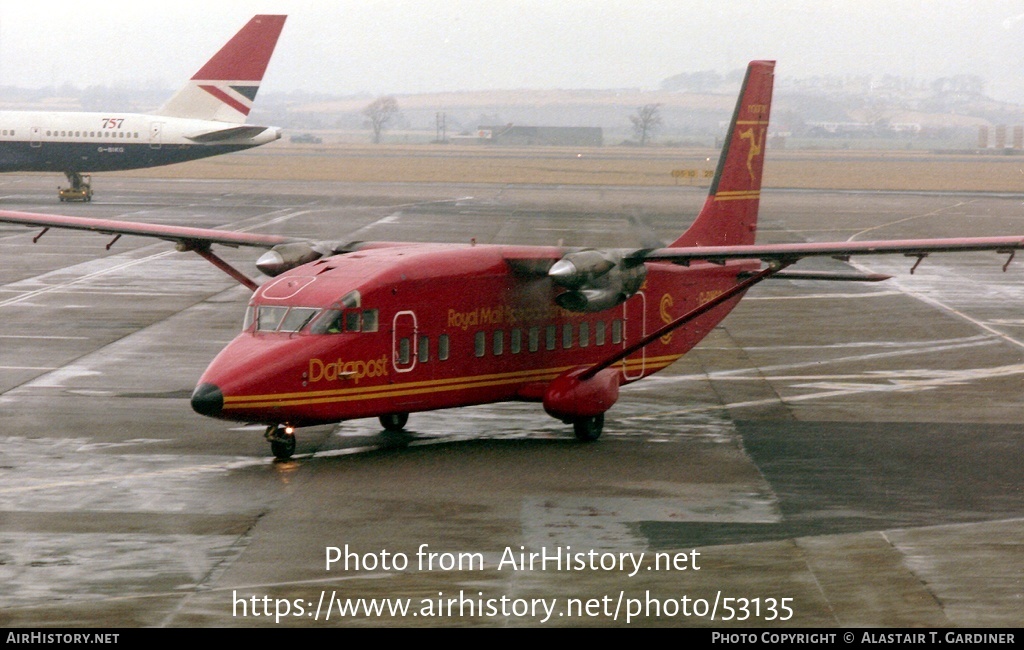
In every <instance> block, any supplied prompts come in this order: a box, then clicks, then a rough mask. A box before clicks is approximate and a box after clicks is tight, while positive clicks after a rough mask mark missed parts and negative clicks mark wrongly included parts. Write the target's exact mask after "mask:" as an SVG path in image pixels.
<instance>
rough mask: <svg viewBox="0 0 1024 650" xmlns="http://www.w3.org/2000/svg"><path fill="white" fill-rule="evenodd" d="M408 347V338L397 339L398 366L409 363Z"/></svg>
mask: <svg viewBox="0 0 1024 650" xmlns="http://www.w3.org/2000/svg"><path fill="white" fill-rule="evenodd" d="M409 347H410V346H409V337H408V336H403V337H402V338H400V339H398V363H399V364H400V365H405V364H407V363H409Z"/></svg>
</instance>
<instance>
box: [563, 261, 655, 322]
mask: <svg viewBox="0 0 1024 650" xmlns="http://www.w3.org/2000/svg"><path fill="white" fill-rule="evenodd" d="M548 277H550V278H551V280H552V282H554V283H555V284H557V285H558V286H560V287H565V288H566V289H568V291H565V292H564V293H561V294H559V295H558V296H556V297H555V301H556V302H557V303H558V305H559V306H560V307H562V308H564V309H568V310H569V311H576V312H596V311H604V310H605V309H610V308H612V307H614V306H616V305H618V304H621V303H623V302H625V301H626V300H628V299H629V297H630V296H632V295H633V294H635V293H636V292H637V291H639V290H640V287H641V286H643V283H644V279H645V278H646V277H647V267H646V266H644V264H643V262H642V261H636V262H634V261H631V260H630V261H627V260H625V259H624V258H623V257H622V254H621V253H617V252H615V251H604V250H597V249H587V250H581V251H575V252H572V253H567V254H566V255H564V256H563V257H562V259H560V260H558V261H557V262H555V263H554V265H552V267H551V269H550V270H549V271H548Z"/></svg>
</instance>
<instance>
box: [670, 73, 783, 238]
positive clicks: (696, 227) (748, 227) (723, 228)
mask: <svg viewBox="0 0 1024 650" xmlns="http://www.w3.org/2000/svg"><path fill="white" fill-rule="evenodd" d="M774 70H775V62H774V61H751V62H750V65H749V66H748V67H747V75H746V78H745V79H744V80H743V89H742V90H741V91H740V97H739V100H738V101H737V102H736V110H735V112H733V116H732V123H731V125H730V127H729V134H728V135H727V136H726V140H725V147H724V148H723V149H722V155H721V158H719V160H718V169H717V170H716V171H715V177H714V180H713V181H712V182H711V190H710V192H708V198H707V200H706V201H705V202H704V207H703V208H702V209H701V211H700V214H699V215H698V216H697V219H696V220H695V221H694V222H693V225H691V226H690V228H689V229H688V230H687V231H686V232H685V233H683V235H682V236H681V237H680V238H679V239H677V240H676V241H675V242H673V243H672V244H671V246H672V247H673V248H680V247H689V246H736V245H743V244H753V243H754V237H755V235H756V233H757V208H758V203H759V202H760V199H761V169H762V166H763V165H764V148H765V141H766V139H767V133H768V114H769V111H770V109H771V104H772V82H773V80H774Z"/></svg>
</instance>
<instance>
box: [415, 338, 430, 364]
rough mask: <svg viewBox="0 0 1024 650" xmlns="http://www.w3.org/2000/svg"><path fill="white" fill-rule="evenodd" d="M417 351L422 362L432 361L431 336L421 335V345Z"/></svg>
mask: <svg viewBox="0 0 1024 650" xmlns="http://www.w3.org/2000/svg"><path fill="white" fill-rule="evenodd" d="M416 352H417V358H418V359H419V360H420V363H426V362H427V361H430V337H428V336H421V337H420V345H419V348H418V349H417V351H416Z"/></svg>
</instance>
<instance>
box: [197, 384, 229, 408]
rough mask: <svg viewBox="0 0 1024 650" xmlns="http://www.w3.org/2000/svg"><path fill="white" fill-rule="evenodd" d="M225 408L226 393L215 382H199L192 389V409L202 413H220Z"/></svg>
mask: <svg viewBox="0 0 1024 650" xmlns="http://www.w3.org/2000/svg"><path fill="white" fill-rule="evenodd" d="M223 408H224V393H222V392H220V388H218V387H217V386H215V385H214V384H205V383H204V384H199V385H198V386H196V389H195V390H194V391H192V410H193V411H195V412H196V413H198V414H200V415H210V416H215V415H220V412H221V410H222V409H223Z"/></svg>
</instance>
